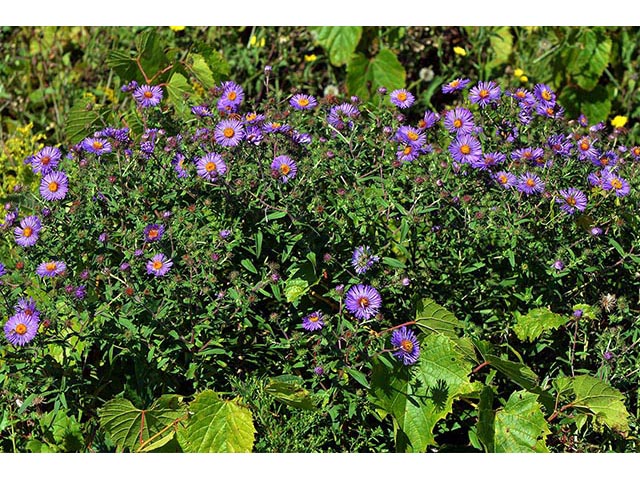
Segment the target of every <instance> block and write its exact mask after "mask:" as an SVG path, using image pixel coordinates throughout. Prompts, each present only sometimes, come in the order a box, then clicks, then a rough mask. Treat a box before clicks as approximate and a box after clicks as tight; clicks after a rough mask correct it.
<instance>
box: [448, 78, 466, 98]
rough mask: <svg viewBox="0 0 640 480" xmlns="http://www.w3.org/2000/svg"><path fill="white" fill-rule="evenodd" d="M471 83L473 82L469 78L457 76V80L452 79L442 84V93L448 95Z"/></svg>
mask: <svg viewBox="0 0 640 480" xmlns="http://www.w3.org/2000/svg"><path fill="white" fill-rule="evenodd" d="M469 83H471V80H469V79H468V78H456V79H455V80H452V81H451V82H449V83H447V84H446V85H443V86H442V93H444V94H447V95H448V94H451V93H454V92H458V91H460V90H462V89H463V88H464V87H466V86H467V85H469Z"/></svg>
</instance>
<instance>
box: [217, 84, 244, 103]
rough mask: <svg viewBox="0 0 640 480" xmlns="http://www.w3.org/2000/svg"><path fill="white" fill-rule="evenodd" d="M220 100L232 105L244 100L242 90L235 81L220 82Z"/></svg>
mask: <svg viewBox="0 0 640 480" xmlns="http://www.w3.org/2000/svg"><path fill="white" fill-rule="evenodd" d="M220 100H221V101H223V102H225V103H227V104H230V105H234V106H236V107H237V106H239V105H240V104H241V103H242V101H243V100H244V90H243V89H242V87H241V86H240V85H238V84H237V83H235V82H232V81H227V82H224V83H223V84H222V95H221V96H220Z"/></svg>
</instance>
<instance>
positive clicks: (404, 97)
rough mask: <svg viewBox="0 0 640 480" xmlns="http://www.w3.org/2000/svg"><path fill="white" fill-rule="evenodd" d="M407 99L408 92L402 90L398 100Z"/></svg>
mask: <svg viewBox="0 0 640 480" xmlns="http://www.w3.org/2000/svg"><path fill="white" fill-rule="evenodd" d="M406 99H407V94H406V93H404V92H400V93H399V94H398V100H400V101H401V102H404V101H405V100H406Z"/></svg>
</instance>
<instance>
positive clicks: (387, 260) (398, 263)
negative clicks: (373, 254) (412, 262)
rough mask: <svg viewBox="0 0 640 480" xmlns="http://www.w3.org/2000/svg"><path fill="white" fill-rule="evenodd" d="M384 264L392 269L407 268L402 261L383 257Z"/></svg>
mask: <svg viewBox="0 0 640 480" xmlns="http://www.w3.org/2000/svg"><path fill="white" fill-rule="evenodd" d="M382 263H384V264H385V265H388V266H390V267H391V268H397V269H399V270H403V269H405V268H407V266H406V265H405V264H404V263H402V262H401V261H400V260H397V259H395V258H393V257H382Z"/></svg>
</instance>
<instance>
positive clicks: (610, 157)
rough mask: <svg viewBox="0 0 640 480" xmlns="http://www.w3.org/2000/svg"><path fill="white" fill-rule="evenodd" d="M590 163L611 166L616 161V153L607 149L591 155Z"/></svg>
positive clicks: (603, 166)
mask: <svg viewBox="0 0 640 480" xmlns="http://www.w3.org/2000/svg"><path fill="white" fill-rule="evenodd" d="M591 163H593V164H594V165H596V166H598V167H602V168H606V167H613V166H614V165H615V164H616V163H618V155H617V154H616V152H615V151H613V150H608V151H606V152H604V153H601V154H600V155H598V156H596V157H592V158H591Z"/></svg>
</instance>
